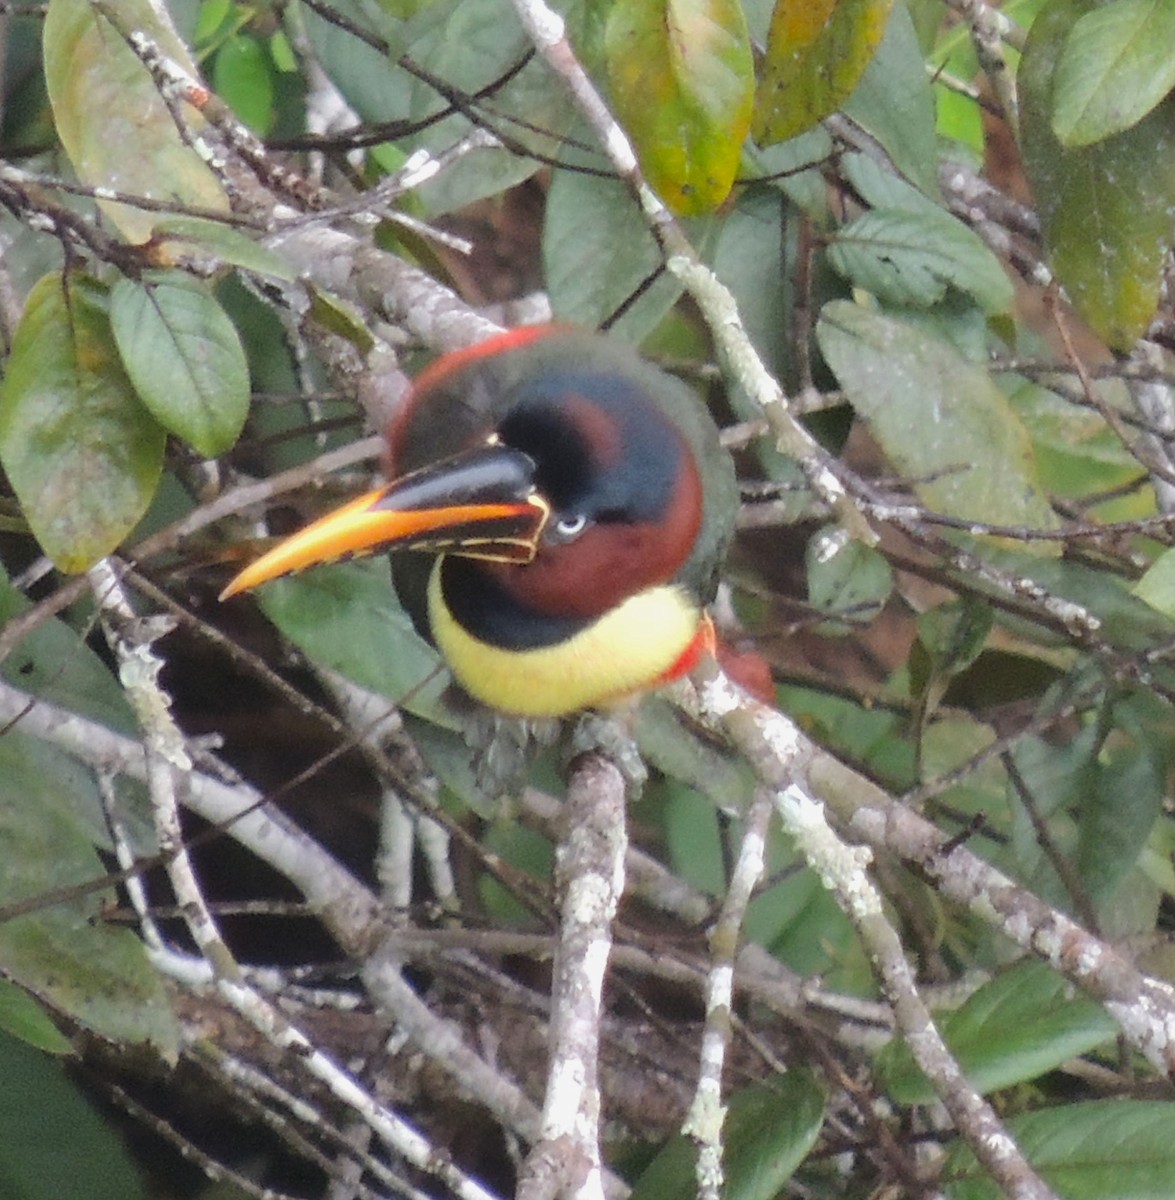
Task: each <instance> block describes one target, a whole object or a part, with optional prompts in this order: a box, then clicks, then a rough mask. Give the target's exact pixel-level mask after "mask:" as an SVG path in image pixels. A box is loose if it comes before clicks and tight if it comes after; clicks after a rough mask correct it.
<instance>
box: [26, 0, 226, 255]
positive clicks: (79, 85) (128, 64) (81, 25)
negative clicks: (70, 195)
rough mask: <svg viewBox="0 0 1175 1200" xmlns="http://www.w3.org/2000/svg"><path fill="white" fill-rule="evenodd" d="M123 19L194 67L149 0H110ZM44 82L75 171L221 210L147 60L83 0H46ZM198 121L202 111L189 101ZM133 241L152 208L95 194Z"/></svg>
mask: <svg viewBox="0 0 1175 1200" xmlns="http://www.w3.org/2000/svg"><path fill="white" fill-rule="evenodd" d="M108 11H111V12H113V13H114V14H115V15H116V16H117V19H118V21H119V22H120V24H122V25H123V26H124V28H126V29H131V30H141V31H142V32H144V33H147V34H149V35H150V36H151V37H152V38H153V39H154V40H155V41H156V42H157V43H158V44H159V46H160V47H161V48H162V50H163V52H164V53H165V54H167V55H169V56H170V57H171V58H172V59H174V60H175V61H176V62H177V63H179V65H180V66H181V67H183V68H184V69H185V70H186V71H189V72H190V73H191V74H192V75H193V76H195V75H196V68H195V66H194V64H193V63H192V60H191V58H190V57H189V55H188V52H187V49H186V48H185V46H184V44H183V42H181V41H180V39H179V37H178V36H177V35H176V33H175V31H174V30H173V29H172V28H171V26H170V25H169V24H167V23H166V18H165V17H164V16H163V13H164V11H165V10H164V9H162V8H161V7H158V6H156V5H153V4H151V3H150V0H112V2H111V3H110V4H109V6H108ZM44 56H45V82H46V85H47V87H48V89H49V99H50V101H51V103H52V105H53V116H54V118H55V120H56V125H57V134H58V136H59V137H60V138H61V141H62V144H63V145H64V146H65V150H66V153H67V154H68V155H69V158H70V162H72V163H73V167H74V170H75V171H77V173H78V177H79V178H80V179H81V180H82V181H83V182H84V183H88V184H90V185H92V186H94V187H109V188H114V189H116V190H117V191H120V192H125V193H128V194H131V195H141V196H147V197H150V198H152V199H155V200H166V201H170V202H172V203H175V204H188V205H199V206H201V207H204V208H213V209H218V210H220V211H227V210H228V200H227V198H226V197H225V194H224V192H223V190H222V189H221V186H220V183H219V182H218V181H217V179H216V176H215V175H213V173H212V172H211V171H210V170H209V168H208V166H207V165H206V164H205V163H204V161H203V160H202V159H201V158H200V156H199V155H198V154H197V153H196V151H195V150H193V149H192V148H191V147H190V146H188V145H185V143H184V142H183V140H182V139H181V137H180V134H179V131H178V130H177V129H176V125H175V121H174V120H173V119H172V116H171V113H170V112H168V109H167V106H166V105H165V104H164V102H163V100H162V99H161V98H160V96H159V93H158V91H157V90H156V88H155V85H154V83H153V82H152V81H151V76H150V75H149V74H148V73H147V69H146V68H145V67H144V66H143V64H142V63H141V62H139V60H138V59H137V58H136V57H135V55H134V54H133V53H132V51H131V50H130V48H129V47H128V46H127V45H126V44H125V42H124V41H123V39H122V36H121V34H120V33H119V32H118V30H117V29H116V28H115V26H114V25H113V24H112V23H111V22H110V20H108V19H107V18H106V17H105V16H102V15H100V14H99V13H98V11H97V10H96V9H95V7H94V5H93V4H91V3H90V2H89V0H50V4H49V11H48V14H47V16H46V18H45V32H44ZM187 117H188V120H189V122H190V123H191V124H192V125H193V126H194V127H195V128H197V129H198V128H199V127H200V125H201V124H202V123H203V118H202V117H201V116H200V114H199V113H197V112H196V111H195V110H194V109H188V110H187ZM103 208H104V210H105V211H106V212H107V214H108V215H109V216H110V219H111V220H112V221H113V222H114V223H115V224H116V225H117V226H118V228H119V230H120V231H121V232H122V234H123V235H124V236H125V237H126V238H127V239H128V240H129V241H132V242H143V241H146V240H147V239H148V238H149V237H150V236H151V232H152V229H153V228H154V225H155V223H156V221H157V220H158V215H157V214H156V213H150V212H143V211H142V210H139V209H135V208H131V207H128V206H127V205H124V204H114V203H106V202H104V203H103Z"/></svg>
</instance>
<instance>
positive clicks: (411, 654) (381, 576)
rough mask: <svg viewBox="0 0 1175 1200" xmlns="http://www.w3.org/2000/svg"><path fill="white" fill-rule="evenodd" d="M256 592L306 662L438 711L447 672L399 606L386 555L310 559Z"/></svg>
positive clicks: (419, 709) (422, 710)
mask: <svg viewBox="0 0 1175 1200" xmlns="http://www.w3.org/2000/svg"><path fill="white" fill-rule="evenodd" d="M257 594H258V601H259V603H260V605H261V608H262V610H263V611H264V612H265V615H266V616H267V617H268V618H269V619H270V620H271V621H272V622H273V623H274V624H275V625H276V626H277V627H278V628H279V629H280V630H281V631H282V633H283V634H285V636H286V637H287V638H289V639H290V641H291V642H293V643H294V645H295V646H297V647H298V649H299V650H301V651H302V653H303V654H305V655H306V657H307V658H308V659H310V661H311V662H313V663H316V664H317V665H319V666H322V667H327V668H329V669H331V670H333V671H338V672H339V673H340V674H342V675H345V676H347V678H348V679H351V680H353V681H354V682H355V683H358V684H359V685H360V686H362V687H365V688H368V689H369V690H371V691H373V692H378V693H380V694H381V695H385V696H388V697H390V698H391V699H392V700H394V701H395V702H396V703H398V704H402V705H403V706H404V707H405V708H407V709H408V710H409V711H410V712H415V713H418V714H419V715H421V716H425V717H429V718H431V719H434V720H435V719H437V710H436V706H437V703H438V699H439V696H440V693H441V692H443V691H444V689H445V687H446V686H447V685H448V682H449V676H448V672H447V671H445V670H444V668H443V667H442V666H441V665H440V660H439V659H438V658H437V656H436V652H435V651H434V650H433V649H432V648H431V647H430V646H429V645H428V644H427V643H426V642H425V641H424V640H423V639H422V638H421V637H420V635H419V634H418V633H417V632H416V630H415V629H413V627H412V622H411V621H410V620H409V618H408V615H407V613H405V612H404V610H403V609H402V608H401V607H400V602H399V601H398V600H397V599H396V593H395V592H394V591H393V590H392V584H391V578H390V575H389V573H388V566H387V562H386V561H380V560H373V561H371V562H353V563H342V564H334V565H331V566H322V567H315V568H314V569H313V570H310V571H307V572H306V573H305V574H304V575H298V576H294V577H292V578H287V579H276V580H274V581H273V582H272V583H267V584H265V585H263V586H262V587H261V588H260V589H259V590H258V593H257Z"/></svg>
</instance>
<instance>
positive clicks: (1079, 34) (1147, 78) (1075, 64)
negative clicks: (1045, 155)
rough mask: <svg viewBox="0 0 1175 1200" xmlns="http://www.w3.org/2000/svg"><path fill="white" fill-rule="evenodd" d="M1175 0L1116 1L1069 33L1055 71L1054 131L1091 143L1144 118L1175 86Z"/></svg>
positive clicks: (1073, 142)
mask: <svg viewBox="0 0 1175 1200" xmlns="http://www.w3.org/2000/svg"><path fill="white" fill-rule="evenodd" d="M1172 46H1175V0H1117V3H1114V4H1107V5H1105V6H1104V7H1102V8H1097V9H1094V10H1093V11H1092V12H1087V13H1086V14H1085V15H1084V16H1083V17H1081V18H1080V19H1079V20H1078V21H1077V22H1076V24H1074V25H1073V28H1072V29H1071V30H1070V31H1069V35H1068V37H1067V38H1066V39H1065V48H1064V50H1063V51H1062V53H1061V57H1060V61H1059V62H1058V63H1057V70H1056V75H1055V76H1054V77H1053V133H1055V134H1056V136H1057V140H1058V141H1059V142H1060V143H1061V144H1062V145H1063V146H1088V145H1089V144H1090V143H1091V142H1098V141H1101V140H1102V138H1106V137H1109V136H1111V135H1112V134H1115V133H1121V132H1122V130H1124V129H1129V128H1130V126H1131V125H1135V124H1137V123H1138V122H1139V121H1141V120H1142V118H1143V117H1145V116H1146V115H1147V113H1149V112H1150V111H1151V110H1152V109H1154V108H1155V107H1156V106H1157V105H1158V104H1159V103H1161V101H1162V100H1163V98H1164V97H1165V96H1166V95H1167V93H1168V92H1170V91H1171V89H1172V88H1173V87H1175V55H1173V54H1172V53H1171V47H1172Z"/></svg>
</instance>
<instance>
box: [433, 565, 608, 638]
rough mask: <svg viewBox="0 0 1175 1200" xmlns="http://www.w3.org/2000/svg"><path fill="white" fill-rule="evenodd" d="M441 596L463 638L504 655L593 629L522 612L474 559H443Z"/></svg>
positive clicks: (586, 620)
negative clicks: (467, 635)
mask: <svg viewBox="0 0 1175 1200" xmlns="http://www.w3.org/2000/svg"><path fill="white" fill-rule="evenodd" d="M516 569H517V570H519V571H525V570H526V568H525V567H518V568H516ZM441 595H442V597H443V598H444V601H445V607H446V608H448V610H449V612H451V613H452V614H453V618H454V620H456V622H457V623H458V624H459V625H460V626H461V627H462V628H463V629H464V630H465V632H466V633H469V634H471V635H472V636H473V637H475V638H477V639H478V640H479V641H482V642H486V643H488V644H489V645H491V646H498V647H500V648H501V649H503V650H538V649H541V648H542V647H544V646H557V645H559V643H560V642H566V641H568V640H569V639H570V638H572V637H574V636H575V635H576V634H577V633H579V631H580V630H581V629H585V628H586V627H587V626H588V625H590V624H591V623H592V618H590V617H558V616H551V615H549V614H547V613H538V612H535V611H533V610H532V609H529V608H527V607H526V605H525V604H523V603H521V602H520V601H519V600H518V598H517V597H516V596H512V595H511V594H510V593H509V592H508V591H507V590H506V589H505V588H504V587H502V585H501V584H500V583H499V582H498V581H497V580H496V579H495V578H494V577H493V575H492V574H491V573H490V572H489V571H488V570H486V567H485V565H484V564H483V563H480V562H478V561H477V560H476V559H473V558H460V557H457V556H455V555H448V556H446V557H445V558H444V559H443V560H442V561H441Z"/></svg>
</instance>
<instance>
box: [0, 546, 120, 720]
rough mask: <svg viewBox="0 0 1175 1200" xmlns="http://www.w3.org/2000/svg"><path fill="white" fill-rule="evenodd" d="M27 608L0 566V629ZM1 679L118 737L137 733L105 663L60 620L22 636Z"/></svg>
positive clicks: (2, 664)
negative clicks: (102, 727)
mask: <svg viewBox="0 0 1175 1200" xmlns="http://www.w3.org/2000/svg"><path fill="white" fill-rule="evenodd" d="M31 607H32V605H31V604H30V602H29V601H28V600H27V599H26V598H25V597H24V596H23V595H22V594H21V593H20V592H19V591H17V589H16V588H14V587H13V586H12V584H11V583H10V582H9V580H8V576H7V575H6V574H5V572H4V570H3V568H0V629H3V628H4V627H5V626H6V625H7V624H8V622H9V621H11V620H12V619H13V618H14V617H17V616H20V615H22V614H23V613H26V612H28V610H29V609H30V608H31ZM0 678H3V679H4V680H6V681H7V682H8V683H10V684H12V686H13V687H17V688H20V690H21V691H22V692H27V693H28V694H29V695H30V696H35V697H37V698H39V699H42V700H46V701H48V702H49V703H50V704H54V705H57V706H58V707H60V708H66V709H68V710H69V711H70V712H75V713H79V714H80V715H81V716H83V717H88V718H89V719H90V720H92V721H98V722H99V723H100V724H102V725H106V726H107V727H109V728H110V729H113V730H115V731H116V732H118V733H124V734H127V735H128V736H132V737H133V736H136V735H137V734H138V732H139V727H138V722H137V721H136V719H135V715H134V712H133V711H132V710H131V707H130V705H129V704H128V703H127V699H126V693H125V692H124V691H123V690H122V687H121V685H120V684H119V683H118V680H117V679H116V678H115V677H114V674H113V672H112V671H111V669H110V667H109V665H108V664H107V663H106V662H105V661H104V660H103V659H102V657H101V656H100V655H98V654H97V653H95V652H94V651H93V650H91V649H90V647H89V646H87V645H86V643H85V642H84V641H83V640H82V639H81V638H80V637H78V635H77V634H76V633H75V632H74V631H73V630H72V629H71V628H70V627H69V626H68V625H67V624H66V623H65V622H64V621H60V620H57V619H50V620H48V621H42V622H41V623H40V624H39V625H38V626H37V627H36V628H35V629H33V630H31V631H30V632H29V633H28V634H27V635H26V636H25V637H24V638H22V639H21V640H20V641H19V642H18V643H17V644H16V645H15V646H14V647H13V648H12V651H11V653H9V654H8V656H7V657H6V658H5V659H4V660H3V662H0Z"/></svg>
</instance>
